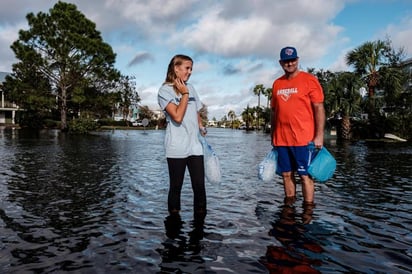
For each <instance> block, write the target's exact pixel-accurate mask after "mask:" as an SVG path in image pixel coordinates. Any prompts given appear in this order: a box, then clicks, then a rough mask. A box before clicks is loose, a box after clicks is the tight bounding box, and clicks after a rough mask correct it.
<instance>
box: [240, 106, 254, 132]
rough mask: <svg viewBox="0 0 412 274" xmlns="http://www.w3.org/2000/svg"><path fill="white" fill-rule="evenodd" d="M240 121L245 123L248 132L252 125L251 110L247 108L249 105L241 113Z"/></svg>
mask: <svg viewBox="0 0 412 274" xmlns="http://www.w3.org/2000/svg"><path fill="white" fill-rule="evenodd" d="M242 119H243V121H245V122H246V130H249V129H250V124H251V123H253V110H252V109H251V108H250V107H249V104H248V105H247V107H246V108H245V109H244V110H243V112H242ZM252 125H253V124H252Z"/></svg>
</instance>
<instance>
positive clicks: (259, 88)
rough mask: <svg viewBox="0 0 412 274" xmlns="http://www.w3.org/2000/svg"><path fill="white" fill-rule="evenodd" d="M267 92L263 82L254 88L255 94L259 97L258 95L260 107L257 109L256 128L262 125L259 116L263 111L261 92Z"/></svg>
mask: <svg viewBox="0 0 412 274" xmlns="http://www.w3.org/2000/svg"><path fill="white" fill-rule="evenodd" d="M264 93H265V87H264V86H263V85H262V84H259V85H256V86H255V87H254V88H253V94H255V95H257V97H258V109H257V115H258V116H257V123H258V124H257V125H256V129H259V127H260V125H259V118H260V117H259V116H260V112H261V109H260V95H261V94H264Z"/></svg>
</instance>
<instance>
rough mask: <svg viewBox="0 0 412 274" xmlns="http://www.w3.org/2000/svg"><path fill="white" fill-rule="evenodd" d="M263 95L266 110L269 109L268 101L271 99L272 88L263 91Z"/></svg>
mask: <svg viewBox="0 0 412 274" xmlns="http://www.w3.org/2000/svg"><path fill="white" fill-rule="evenodd" d="M263 95H265V96H266V98H267V101H266V108H269V107H270V105H269V103H270V100H271V99H272V88H266V89H265V90H264V91H263Z"/></svg>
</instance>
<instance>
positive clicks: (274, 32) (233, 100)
mask: <svg viewBox="0 0 412 274" xmlns="http://www.w3.org/2000/svg"><path fill="white" fill-rule="evenodd" d="M65 2H68V3H73V4H75V5H76V6H77V9H78V10H79V11H80V12H82V13H83V14H84V15H85V16H86V17H87V18H88V19H89V20H91V21H93V22H95V23H96V29H97V30H98V31H100V32H101V34H102V37H103V40H104V42H106V43H108V44H109V45H110V46H111V47H112V49H113V51H114V52H115V53H116V64H115V67H116V69H118V70H119V71H120V72H121V73H122V74H123V75H128V76H132V77H135V80H136V87H137V91H138V93H139V96H140V98H141V102H140V103H141V105H143V106H148V107H149V108H150V109H152V110H159V106H158V104H157V92H158V90H159V87H160V86H161V84H162V83H163V81H164V79H165V76H166V70H167V66H168V64H169V62H170V60H171V58H172V57H173V56H174V55H175V54H186V55H189V56H191V57H192V58H193V60H194V65H193V72H192V76H191V78H190V80H189V82H191V83H192V84H193V85H194V87H195V89H196V91H197V92H198V93H199V96H200V99H201V101H202V102H203V103H204V104H205V105H206V106H207V109H208V113H209V115H208V116H209V119H210V120H211V119H213V118H215V119H217V120H220V119H222V118H223V117H224V116H225V115H227V114H228V112H229V111H231V110H232V111H234V112H235V114H236V115H238V116H240V115H241V113H242V112H243V110H244V109H245V108H246V107H247V106H248V105H249V106H250V107H254V106H257V105H258V98H257V96H255V95H253V88H254V87H255V86H256V85H258V84H263V85H264V86H265V87H271V86H272V83H273V81H274V80H275V79H276V78H277V77H279V76H281V75H282V73H283V71H282V70H281V68H280V66H279V63H278V60H279V52H280V50H281V48H282V47H284V46H294V47H295V48H296V49H297V52H298V55H299V64H300V69H302V70H307V69H308V68H315V69H323V70H331V71H343V70H345V71H348V70H352V68H350V67H348V66H347V65H346V64H345V55H346V54H347V53H348V52H349V51H351V50H353V49H355V48H356V47H359V46H360V45H362V44H363V43H365V42H367V41H376V40H378V39H379V40H386V39H390V40H391V41H392V45H393V47H394V48H395V49H399V48H403V49H404V51H405V58H411V57H412V0H276V1H273V0H90V1H84V0H70V1H65ZM55 3H57V1H55V0H36V1H33V0H1V2H0V71H3V72H11V69H12V64H13V63H16V62H17V59H15V57H14V53H13V51H12V50H11V49H10V45H11V44H12V43H13V42H14V41H16V40H18V31H19V30H21V29H25V30H27V29H28V25H27V19H26V15H27V14H28V13H30V12H32V13H34V14H37V13H38V12H46V13H48V12H49V10H50V9H51V8H53V6H54V5H55ZM266 104H267V101H266V99H265V98H261V105H266Z"/></svg>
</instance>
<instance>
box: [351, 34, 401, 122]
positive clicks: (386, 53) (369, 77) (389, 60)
mask: <svg viewBox="0 0 412 274" xmlns="http://www.w3.org/2000/svg"><path fill="white" fill-rule="evenodd" d="M403 54H404V50H403V49H402V48H401V49H399V50H397V51H396V50H394V49H393V47H392V42H391V41H390V40H389V39H387V40H385V41H382V40H377V41H373V42H365V43H364V44H362V45H361V46H359V47H357V48H355V49H354V50H352V51H350V52H349V53H348V54H347V55H346V63H347V64H348V65H352V66H354V68H355V73H357V74H358V75H359V76H360V77H362V78H363V79H365V81H366V85H367V87H368V94H369V102H370V109H369V112H370V113H369V114H373V113H372V112H373V108H374V95H375V91H376V88H377V87H378V86H379V85H380V84H381V82H382V80H383V79H384V78H385V76H384V74H385V73H388V72H390V73H392V75H393V74H394V73H395V74H396V73H399V72H401V70H400V69H399V68H396V67H398V64H399V62H400V60H401V58H402V56H403ZM387 68H393V69H392V70H390V71H388V70H387Z"/></svg>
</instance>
